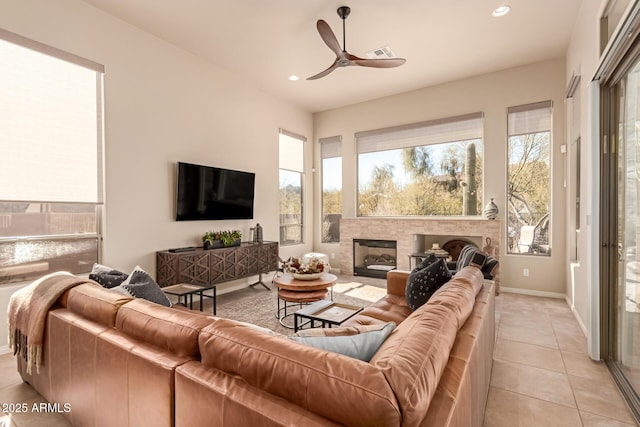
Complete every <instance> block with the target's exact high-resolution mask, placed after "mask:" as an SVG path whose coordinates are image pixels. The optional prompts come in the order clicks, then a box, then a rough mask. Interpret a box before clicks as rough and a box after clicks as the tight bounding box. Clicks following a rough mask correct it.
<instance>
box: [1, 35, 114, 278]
mask: <svg viewBox="0 0 640 427" xmlns="http://www.w3.org/2000/svg"><path fill="white" fill-rule="evenodd" d="M102 74H103V67H102V66H101V65H99V64H95V63H93V62H91V61H88V60H85V59H82V58H78V57H76V56H74V55H71V54H68V53H66V52H62V51H59V50H57V49H54V48H51V47H48V46H44V45H41V44H39V43H37V42H34V41H31V40H28V39H25V38H23V37H21V36H18V35H16V34H12V33H10V32H8V31H4V30H0V135H2V139H1V140H0V283H8V282H16V281H21V280H29V279H33V278H35V277H39V276H42V275H43V274H45V273H48V272H51V271H57V270H67V271H70V272H72V273H84V272H88V271H90V270H91V267H92V265H93V263H94V262H97V261H98V259H99V256H98V254H99V242H100V234H99V232H100V224H99V218H100V213H101V205H102V182H103V180H102Z"/></svg>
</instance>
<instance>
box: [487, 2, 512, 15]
mask: <svg viewBox="0 0 640 427" xmlns="http://www.w3.org/2000/svg"><path fill="white" fill-rule="evenodd" d="M510 10H511V6H509V5H506V4H503V5H502V6H498V7H496V8H495V9H493V12H491V14H492V15H493V16H495V17H498V16H504V15H506V14H507V13H509V11H510Z"/></svg>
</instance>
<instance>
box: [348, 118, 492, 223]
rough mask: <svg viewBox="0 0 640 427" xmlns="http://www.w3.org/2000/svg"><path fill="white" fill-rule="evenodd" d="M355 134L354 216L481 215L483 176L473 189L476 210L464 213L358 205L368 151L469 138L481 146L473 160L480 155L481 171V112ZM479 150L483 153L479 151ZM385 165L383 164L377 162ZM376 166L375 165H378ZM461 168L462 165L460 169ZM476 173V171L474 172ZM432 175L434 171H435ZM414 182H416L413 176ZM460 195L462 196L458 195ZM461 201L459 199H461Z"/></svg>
mask: <svg viewBox="0 0 640 427" xmlns="http://www.w3.org/2000/svg"><path fill="white" fill-rule="evenodd" d="M355 137H356V174H357V175H356V205H357V208H356V216H357V217H415V218H420V217H425V216H431V215H437V216H443V217H467V216H468V217H472V218H475V217H480V216H481V215H482V196H480V197H478V196H477V195H478V194H480V195H481V194H482V192H483V188H484V183H483V179H479V180H477V179H476V183H477V184H479V186H478V188H477V189H476V193H475V195H476V197H477V199H476V200H477V201H476V214H475V215H466V214H464V207H463V208H462V211H461V212H460V213H459V214H446V213H438V214H429V213H418V214H410V215H408V214H404V213H394V214H392V215H363V214H362V212H361V209H360V206H361V204H362V203H361V187H362V185H361V184H362V183H361V182H360V171H361V155H363V154H367V153H383V152H387V151H391V150H400V149H408V148H420V147H429V146H437V145H440V144H456V143H466V144H467V145H468V144H469V143H471V142H474V143H476V145H479V146H480V149H479V150H477V151H476V160H477V159H478V156H482V157H481V166H480V167H481V172H483V169H484V155H483V153H484V113H483V112H475V113H469V114H463V115H459V116H451V117H444V118H439V119H433V120H427V121H423V122H417V123H409V124H405V125H399V126H393V127H388V128H381V129H374V130H369V131H364V132H358V133H356V134H355ZM480 153H482V154H480ZM377 166H385V165H377ZM377 166H376V167H377ZM462 170H463V169H461V171H462ZM476 175H477V174H476ZM434 178H435V175H434ZM413 182H416V180H415V179H414V181H413ZM461 197H462V196H461ZM461 203H462V202H461Z"/></svg>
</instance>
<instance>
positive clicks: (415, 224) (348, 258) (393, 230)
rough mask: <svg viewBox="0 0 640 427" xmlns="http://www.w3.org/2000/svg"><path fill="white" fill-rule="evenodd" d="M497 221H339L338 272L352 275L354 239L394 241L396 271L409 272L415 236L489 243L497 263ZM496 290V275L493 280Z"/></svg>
mask: <svg viewBox="0 0 640 427" xmlns="http://www.w3.org/2000/svg"><path fill="white" fill-rule="evenodd" d="M501 229H502V227H501V222H500V220H488V219H481V218H478V219H476V218H468V219H467V218H455V219H450V218H342V219H341V220H340V272H341V273H342V274H346V275H353V239H382V240H396V241H397V251H398V269H399V270H409V268H410V267H409V254H411V253H412V252H414V247H415V243H414V239H415V235H421V234H422V235H431V236H456V237H461V238H465V237H467V238H476V240H477V238H480V239H481V241H482V242H486V239H487V237H488V238H490V239H491V244H492V245H493V246H494V248H495V249H494V253H493V256H494V257H495V258H496V259H498V260H500V231H501ZM495 281H496V285H497V286H499V275H498V276H497V277H496V278H495Z"/></svg>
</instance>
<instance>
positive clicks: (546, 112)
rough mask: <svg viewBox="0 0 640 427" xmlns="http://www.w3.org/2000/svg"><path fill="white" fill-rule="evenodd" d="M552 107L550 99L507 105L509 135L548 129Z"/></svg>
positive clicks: (549, 127)
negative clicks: (513, 105) (514, 105)
mask: <svg viewBox="0 0 640 427" xmlns="http://www.w3.org/2000/svg"><path fill="white" fill-rule="evenodd" d="M552 107H553V102H552V101H543V102H537V103H535V104H526V105H519V106H517V107H509V108H508V109H507V113H508V118H507V120H508V124H507V126H508V132H509V136H518V135H526V134H530V133H538V132H547V131H550V130H551V121H552V117H553V116H552V111H551V108H552Z"/></svg>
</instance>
